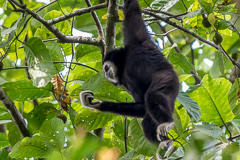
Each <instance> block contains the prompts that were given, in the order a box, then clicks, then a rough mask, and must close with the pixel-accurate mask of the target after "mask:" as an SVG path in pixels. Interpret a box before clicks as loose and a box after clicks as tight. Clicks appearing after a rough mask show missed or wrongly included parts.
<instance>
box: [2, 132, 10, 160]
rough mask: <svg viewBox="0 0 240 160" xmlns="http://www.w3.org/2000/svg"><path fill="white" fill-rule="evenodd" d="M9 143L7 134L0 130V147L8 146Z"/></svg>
mask: <svg viewBox="0 0 240 160" xmlns="http://www.w3.org/2000/svg"><path fill="white" fill-rule="evenodd" d="M9 145H10V143H9V141H8V138H7V135H6V134H5V133H1V132H0V149H2V148H5V147H7V146H9ZM0 159H1V156H0Z"/></svg>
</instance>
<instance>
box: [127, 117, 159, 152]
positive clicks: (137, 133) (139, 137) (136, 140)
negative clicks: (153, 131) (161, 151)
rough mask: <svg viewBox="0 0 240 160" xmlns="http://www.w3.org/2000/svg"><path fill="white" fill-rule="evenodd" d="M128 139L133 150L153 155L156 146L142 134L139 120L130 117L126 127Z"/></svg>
mask: <svg viewBox="0 0 240 160" xmlns="http://www.w3.org/2000/svg"><path fill="white" fill-rule="evenodd" d="M128 140H129V142H130V144H131V146H132V147H133V149H134V150H135V151H137V152H138V153H140V154H143V155H146V156H153V155H155V152H156V146H154V145H153V144H151V143H149V142H148V141H147V140H146V138H145V137H144V135H143V131H142V127H141V121H139V120H137V119H132V120H131V122H130V124H129V127H128Z"/></svg>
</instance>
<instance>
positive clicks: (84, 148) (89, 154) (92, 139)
mask: <svg viewBox="0 0 240 160" xmlns="http://www.w3.org/2000/svg"><path fill="white" fill-rule="evenodd" d="M74 137H76V136H74ZM77 137H80V138H78V139H76V138H74V139H73V140H72V146H73V147H69V149H68V150H66V151H65V153H66V154H65V157H66V159H69V160H81V159H92V158H93V155H94V153H96V152H97V150H99V149H100V147H101V143H100V140H99V137H97V136H95V135H93V134H92V133H91V132H90V133H87V135H86V136H85V137H83V135H79V136H77ZM81 137H82V138H81ZM96 159H98V158H96Z"/></svg>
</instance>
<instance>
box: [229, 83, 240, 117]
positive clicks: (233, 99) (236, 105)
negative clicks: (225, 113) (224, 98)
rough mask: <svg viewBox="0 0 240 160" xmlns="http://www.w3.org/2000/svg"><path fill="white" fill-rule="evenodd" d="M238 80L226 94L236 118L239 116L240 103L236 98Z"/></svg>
mask: <svg viewBox="0 0 240 160" xmlns="http://www.w3.org/2000/svg"><path fill="white" fill-rule="evenodd" d="M239 80H240V79H235V81H234V83H233V85H232V86H231V89H230V91H229V92H228V101H229V104H230V107H231V109H232V111H233V113H234V114H235V115H236V116H237V115H240V101H239V97H238V92H239V88H240V86H239V82H238V81H239Z"/></svg>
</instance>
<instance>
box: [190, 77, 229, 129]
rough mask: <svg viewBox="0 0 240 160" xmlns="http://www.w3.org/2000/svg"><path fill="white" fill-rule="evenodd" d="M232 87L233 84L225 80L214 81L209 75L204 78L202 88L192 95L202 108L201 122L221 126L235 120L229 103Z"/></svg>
mask: <svg viewBox="0 0 240 160" xmlns="http://www.w3.org/2000/svg"><path fill="white" fill-rule="evenodd" d="M230 87H231V82H229V81H228V80H226V79H224V78H219V79H213V78H211V77H210V76H209V75H206V76H204V78H203V80H202V83H201V85H200V87H198V89H196V90H194V91H193V92H192V93H191V94H190V97H191V98H192V99H193V100H195V101H196V102H197V104H198V105H199V106H200V109H201V110H200V112H201V119H200V120H201V121H203V122H211V123H215V124H216V125H218V126H219V125H222V124H223V123H226V122H230V121H231V120H232V119H233V118H234V114H233V113H232V111H231V108H230V105H229V102H228V92H229V90H230Z"/></svg>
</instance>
